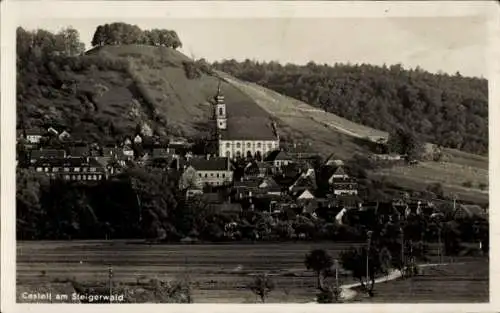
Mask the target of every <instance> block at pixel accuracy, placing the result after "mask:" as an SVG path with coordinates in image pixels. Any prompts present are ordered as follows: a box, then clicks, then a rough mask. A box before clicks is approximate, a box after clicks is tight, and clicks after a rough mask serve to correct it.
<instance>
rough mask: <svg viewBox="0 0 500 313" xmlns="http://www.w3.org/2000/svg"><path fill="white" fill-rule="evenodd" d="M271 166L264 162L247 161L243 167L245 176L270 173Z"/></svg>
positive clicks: (261, 175)
mask: <svg viewBox="0 0 500 313" xmlns="http://www.w3.org/2000/svg"><path fill="white" fill-rule="evenodd" d="M272 168H273V166H272V165H271V164H269V163H266V162H256V161H252V162H248V164H247V165H246V166H245V169H244V175H245V177H266V176H268V175H271V174H272Z"/></svg>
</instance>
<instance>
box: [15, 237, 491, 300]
mask: <svg viewBox="0 0 500 313" xmlns="http://www.w3.org/2000/svg"><path fill="white" fill-rule="evenodd" d="M349 246H351V244H348V243H296V244H293V243H284V244H283V243H281V244H220V245H210V244H206V245H205V244H204V245H153V246H149V245H144V244H140V243H127V242H125V241H113V242H103V241H101V242H97V241H74V242H18V246H17V262H18V263H17V283H18V286H17V290H18V294H19V293H20V292H33V291H34V290H47V289H49V290H57V289H59V290H61V289H63V290H64V289H65V288H66V289H67V288H68V285H67V284H62V283H60V284H57V283H56V282H57V281H58V280H59V281H60V280H64V279H68V278H76V280H77V281H79V282H81V283H91V284H92V283H96V284H97V283H98V282H105V281H106V280H107V275H108V272H107V269H108V265H109V264H111V265H112V267H113V272H114V281H116V282H120V283H134V282H136V281H137V280H138V279H150V278H154V277H157V278H161V279H165V280H179V279H183V277H188V280H189V282H190V283H191V284H192V286H193V297H194V301H195V302H232V303H242V302H243V303H247V302H255V300H256V299H255V296H254V295H253V294H252V293H251V292H250V291H249V290H248V289H246V286H247V284H248V283H250V282H251V281H252V275H254V274H256V273H259V272H267V273H269V274H270V275H272V276H273V280H274V282H275V284H276V289H275V290H274V291H273V292H272V293H271V295H270V298H269V299H268V302H310V301H312V299H314V297H315V295H316V293H317V290H316V289H315V283H316V279H315V277H314V276H313V273H312V272H309V271H306V268H305V266H304V256H305V254H306V253H307V252H309V251H310V250H311V249H313V248H323V249H326V250H328V252H329V253H330V254H331V255H332V257H336V256H338V254H339V252H340V251H342V250H344V249H346V248H348V247H349ZM476 259H477V258H475V257H462V258H458V259H456V260H455V262H467V263H468V262H474V261H475V260H476ZM80 261H81V263H80ZM444 261H445V262H447V261H449V260H444ZM340 279H341V283H342V284H348V283H352V282H354V281H353V279H352V278H351V277H350V276H349V275H348V274H347V273H342V272H341V275H340ZM486 283H487V282H486ZM486 288H487V287H486ZM387 301H391V300H390V299H388V300H387ZM436 301H442V302H445V301H447V298H445V297H443V298H439V299H438V300H436Z"/></svg>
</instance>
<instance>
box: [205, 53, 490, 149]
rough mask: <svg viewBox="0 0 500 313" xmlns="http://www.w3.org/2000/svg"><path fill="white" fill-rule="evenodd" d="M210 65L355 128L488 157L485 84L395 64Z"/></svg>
mask: <svg viewBox="0 0 500 313" xmlns="http://www.w3.org/2000/svg"><path fill="white" fill-rule="evenodd" d="M214 66H215V68H217V69H219V70H221V71H223V72H226V73H228V74H231V75H233V76H235V77H237V78H239V79H242V80H246V81H250V82H253V83H257V84H259V85H261V86H264V87H266V88H269V89H272V90H274V91H276V92H278V93H281V94H284V95H286V96H289V97H292V98H295V99H297V100H301V101H304V102H307V103H309V104H310V105H312V106H314V107H317V108H319V109H321V110H323V111H325V112H331V113H334V114H337V115H339V116H340V117H344V118H346V119H348V120H350V121H352V122H354V123H360V124H363V125H366V126H369V127H373V128H375V129H380V130H383V131H386V132H391V131H392V130H393V129H394V128H395V127H397V126H403V127H404V128H406V129H408V130H411V131H413V132H415V133H417V134H418V135H419V136H420V137H421V138H422V140H423V141H427V142H432V143H434V144H438V145H441V146H445V147H448V148H454V149H459V150H463V151H466V152H470V153H475V154H481V155H487V153H488V82H487V80H485V79H479V78H468V77H462V76H461V75H460V74H458V73H457V74H456V75H454V76H450V75H446V74H431V73H428V72H426V71H423V70H421V69H418V68H417V69H415V70H405V69H403V68H402V67H401V66H399V65H394V66H390V67H385V66H384V67H379V66H373V65H365V64H363V65H335V66H327V65H317V64H314V63H312V62H311V63H309V64H308V65H306V66H297V65H291V64H287V65H286V66H282V65H280V64H278V63H276V62H271V63H257V62H253V61H249V60H247V61H245V62H241V63H238V62H236V61H234V60H231V61H224V62H222V63H215V64H214Z"/></svg>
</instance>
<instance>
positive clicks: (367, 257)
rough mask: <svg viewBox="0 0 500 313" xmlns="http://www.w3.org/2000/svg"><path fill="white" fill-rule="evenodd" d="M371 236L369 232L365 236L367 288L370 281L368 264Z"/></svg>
mask: <svg viewBox="0 0 500 313" xmlns="http://www.w3.org/2000/svg"><path fill="white" fill-rule="evenodd" d="M372 234H373V232H372V231H371V230H369V231H368V232H367V233H366V235H367V237H368V238H367V249H366V287H367V288H368V282H369V280H370V267H369V262H370V246H371V241H372Z"/></svg>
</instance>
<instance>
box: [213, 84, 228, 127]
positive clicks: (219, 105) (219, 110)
mask: <svg viewBox="0 0 500 313" xmlns="http://www.w3.org/2000/svg"><path fill="white" fill-rule="evenodd" d="M214 115H215V120H216V122H217V130H223V129H226V128H227V117H226V103H225V102H224V95H223V94H222V92H221V82H220V80H219V86H218V87H217V95H216V96H215V114H214Z"/></svg>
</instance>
